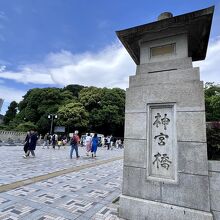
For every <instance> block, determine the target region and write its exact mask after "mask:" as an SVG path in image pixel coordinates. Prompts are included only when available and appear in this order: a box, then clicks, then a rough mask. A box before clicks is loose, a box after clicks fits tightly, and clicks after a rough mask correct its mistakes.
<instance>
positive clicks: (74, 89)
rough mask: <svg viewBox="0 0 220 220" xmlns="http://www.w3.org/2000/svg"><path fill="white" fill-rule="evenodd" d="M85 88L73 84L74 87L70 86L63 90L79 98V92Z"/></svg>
mask: <svg viewBox="0 0 220 220" xmlns="http://www.w3.org/2000/svg"><path fill="white" fill-rule="evenodd" d="M83 88H85V87H84V86H81V85H76V84H73V85H68V86H66V87H64V88H63V91H69V92H70V93H71V94H72V96H74V97H77V98H78V97H79V92H80V91H81V90H82V89H83Z"/></svg>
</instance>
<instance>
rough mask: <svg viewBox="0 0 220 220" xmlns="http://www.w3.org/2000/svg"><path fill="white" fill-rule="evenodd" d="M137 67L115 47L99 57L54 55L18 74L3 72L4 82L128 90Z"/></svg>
mask: <svg viewBox="0 0 220 220" xmlns="http://www.w3.org/2000/svg"><path fill="white" fill-rule="evenodd" d="M134 71H135V64H134V62H133V61H132V60H131V58H130V56H129V55H128V54H127V52H126V51H125V49H124V48H123V47H122V46H121V45H119V44H113V45H111V46H109V47H106V48H104V49H103V50H101V51H99V52H98V53H91V52H86V53H83V54H72V53H71V52H69V51H61V52H60V53H50V54H49V55H48V56H47V57H46V58H45V60H44V61H43V62H42V63H41V64H31V65H24V66H20V67H18V71H8V70H6V69H4V70H2V71H1V72H0V78H2V79H11V80H15V81H17V82H20V83H24V84H27V83H33V84H51V85H52V84H59V85H62V86H64V85H68V84H81V85H87V86H98V87H104V86H105V87H122V88H126V87H127V86H128V76H129V75H132V74H134Z"/></svg>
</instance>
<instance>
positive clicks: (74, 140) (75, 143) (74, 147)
mask: <svg viewBox="0 0 220 220" xmlns="http://www.w3.org/2000/svg"><path fill="white" fill-rule="evenodd" d="M78 133H79V132H78V131H75V132H74V135H73V137H72V138H71V140H70V145H71V149H70V159H72V157H73V151H74V150H75V151H76V158H79V153H78V144H79V142H80V139H79V136H78Z"/></svg>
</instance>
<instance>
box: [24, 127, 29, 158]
mask: <svg viewBox="0 0 220 220" xmlns="http://www.w3.org/2000/svg"><path fill="white" fill-rule="evenodd" d="M29 138H30V131H28V132H27V135H26V137H25V140H24V155H26V153H27V151H28V148H29Z"/></svg>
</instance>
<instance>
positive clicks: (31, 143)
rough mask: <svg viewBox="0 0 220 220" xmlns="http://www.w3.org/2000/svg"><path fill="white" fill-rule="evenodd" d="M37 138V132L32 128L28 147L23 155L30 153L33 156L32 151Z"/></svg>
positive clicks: (26, 155)
mask: <svg viewBox="0 0 220 220" xmlns="http://www.w3.org/2000/svg"><path fill="white" fill-rule="evenodd" d="M37 139H38V136H37V133H36V132H35V131H33V130H32V131H31V132H30V138H29V147H28V151H27V153H26V154H25V157H28V156H29V154H30V153H31V155H32V156H33V157H35V153H34V151H35V149H36V145H37Z"/></svg>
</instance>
